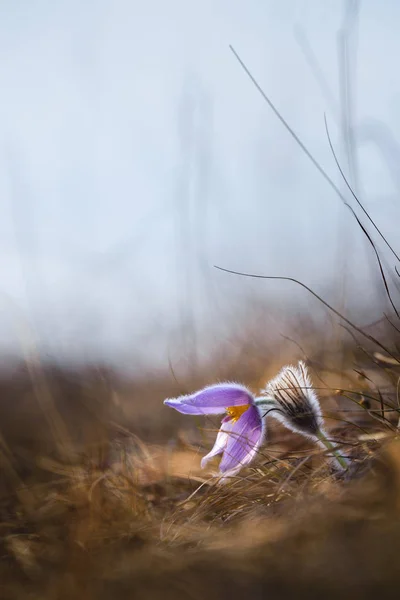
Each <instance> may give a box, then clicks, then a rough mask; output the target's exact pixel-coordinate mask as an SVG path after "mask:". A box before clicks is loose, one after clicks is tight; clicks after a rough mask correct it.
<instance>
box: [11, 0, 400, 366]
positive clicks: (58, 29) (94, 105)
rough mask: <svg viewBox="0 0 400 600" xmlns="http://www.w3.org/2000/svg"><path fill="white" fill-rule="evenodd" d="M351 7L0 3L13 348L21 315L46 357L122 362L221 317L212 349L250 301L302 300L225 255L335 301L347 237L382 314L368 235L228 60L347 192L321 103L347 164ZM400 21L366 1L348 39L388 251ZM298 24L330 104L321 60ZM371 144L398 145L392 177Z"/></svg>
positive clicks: (371, 187) (399, 8)
mask: <svg viewBox="0 0 400 600" xmlns="http://www.w3.org/2000/svg"><path fill="white" fill-rule="evenodd" d="M344 6H345V2H339V1H331V2H328V1H326V2H320V1H318V0H313V1H311V0H303V1H295V0H290V1H282V0H279V1H278V0H274V1H272V0H269V1H265V0H263V1H261V0H257V1H256V0H248V1H247V2H242V1H239V0H202V1H201V2H195V1H187V0H172V1H168V2H162V1H161V0H148V1H147V2H135V1H132V0H129V1H128V0H124V1H123V0H112V1H111V0H86V1H85V2H81V1H79V2H78V1H76V0H68V2H67V1H64V0H60V1H59V2H57V3H54V2H50V1H44V0H41V1H40V0H36V1H35V2H28V1H27V0H25V1H22V0H15V1H13V2H11V1H3V2H2V3H1V4H0V88H1V94H0V142H1V144H0V149H1V157H2V160H1V161H0V233H1V237H0V244H1V246H0V248H1V253H0V272H1V279H0V284H1V285H0V294H1V296H2V300H3V301H4V302H2V304H1V313H0V334H1V338H2V342H1V345H2V347H3V348H4V349H12V348H17V347H18V346H19V344H20V341H19V340H18V338H16V336H15V333H14V331H13V325H14V324H15V322H16V321H17V322H19V320H20V318H22V317H21V315H24V317H25V318H27V320H28V321H29V322H31V323H32V326H33V327H34V330H35V335H36V337H37V339H38V342H39V343H40V344H41V345H42V346H43V348H44V350H45V351H47V352H51V353H65V352H66V353H69V354H72V355H74V356H76V357H80V356H84V357H85V356H86V357H87V356H93V357H97V356H106V357H116V356H117V355H118V353H119V352H120V351H122V350H123V351H125V352H128V354H129V352H132V355H134V354H135V355H136V354H137V353H138V348H139V349H140V354H141V356H142V358H143V360H147V358H148V357H154V356H157V360H161V363H163V362H165V361H166V360H167V355H168V354H169V353H170V352H171V351H173V350H174V344H175V345H176V344H178V341H177V340H178V339H179V338H178V337H177V336H176V332H177V331H178V330H179V325H180V323H181V319H182V318H185V317H187V314H186V313H187V309H188V307H189V313H190V311H194V314H195V318H196V322H197V326H198V328H199V330H200V331H201V334H202V335H203V334H204V335H205V332H206V331H207V330H208V329H207V328H208V326H209V325H210V324H212V325H213V332H214V338H218V335H219V333H220V334H221V335H222V331H226V328H228V329H229V322H230V321H231V320H232V319H234V316H235V311H236V310H237V309H239V307H241V308H243V302H244V298H247V297H255V296H258V295H259V296H260V297H261V298H263V299H264V301H265V304H266V305H268V304H272V303H274V302H275V301H276V300H277V299H278V298H279V299H282V302H283V304H282V307H283V309H285V306H286V309H287V310H291V307H292V306H293V300H294V298H295V299H296V302H298V303H299V306H300V307H306V306H308V303H309V298H307V299H305V297H304V292H301V294H300V295H298V294H297V292H296V291H295V290H294V288H290V291H289V290H288V285H290V284H286V283H275V282H274V283H272V282H271V283H265V282H254V281H244V280H240V281H239V280H233V279H229V276H227V275H224V274H222V273H218V272H215V271H214V270H213V268H212V265H213V264H214V263H217V264H220V265H223V266H227V267H230V268H233V269H239V270H240V269H242V270H248V271H253V272H259V273H260V272H261V273H266V274H271V275H287V276H293V277H297V278H299V279H302V280H303V281H304V282H305V283H308V284H310V285H312V286H314V287H315V288H316V289H318V290H320V291H324V289H327V288H326V286H327V285H329V284H332V282H333V281H334V278H335V277H336V276H337V274H338V271H339V272H340V271H341V270H342V266H343V265H342V263H341V262H340V261H341V260H342V254H341V250H340V248H341V247H343V246H344V245H345V244H348V243H350V246H349V251H348V254H347V258H348V268H349V269H350V270H351V271H352V272H353V273H354V269H356V270H357V273H358V275H357V278H358V279H356V280H355V283H354V284H353V286H352V288H353V289H355V291H356V294H355V296H356V297H357V301H358V302H360V304H361V307H362V308H365V307H367V308H371V310H372V308H373V307H372V304H373V301H374V296H373V293H372V291H369V293H368V294H365V293H363V294H362V295H360V294H359V290H360V286H363V287H362V289H363V291H364V290H370V287H369V277H370V269H369V267H368V266H367V259H366V256H368V252H369V249H368V251H367V254H366V248H367V246H366V244H365V242H364V240H363V238H362V235H361V233H360V232H359V230H358V229H357V228H356V227H355V226H354V225H353V222H352V221H351V217H350V216H349V215H348V213H347V211H346V209H345V208H344V207H343V206H342V204H341V201H340V200H339V198H337V197H336V196H335V195H334V193H333V192H332V191H331V190H330V189H329V187H328V186H327V185H326V184H325V183H324V181H323V180H322V179H321V177H320V175H319V174H318V173H317V172H316V171H315V169H314V168H313V167H312V166H311V164H310V163H309V162H308V161H307V159H306V158H305V157H304V155H302V153H301V151H300V150H299V148H298V147H297V146H296V145H295V143H294V142H293V140H292V139H291V138H290V136H289V135H288V134H287V132H286V131H285V130H284V129H283V128H282V125H281V124H280V123H279V122H278V121H277V119H276V118H275V117H274V115H273V114H272V112H271V111H270V110H269V108H268V107H267V106H266V104H265V102H264V101H263V100H262V98H261V97H260V95H259V94H258V93H257V91H256V90H255V88H254V87H253V86H252V84H251V83H250V81H249V80H248V78H246V75H245V74H244V72H243V71H242V70H241V68H240V66H239V64H238V63H237V61H236V60H235V58H234V56H233V55H232V53H231V52H230V50H229V44H232V45H233V46H234V47H235V49H236V50H237V52H238V53H239V54H240V55H241V56H242V58H243V59H244V60H245V62H246V64H247V65H248V66H249V68H250V69H251V71H252V72H253V73H254V75H255V76H256V78H257V79H258V80H259V82H260V84H261V85H262V86H263V88H264V89H265V91H266V92H267V93H268V94H269V95H270V97H271V99H272V100H273V101H274V102H275V103H276V105H277V106H278V108H279V109H280V110H281V111H282V113H283V114H284V116H285V118H286V119H287V120H288V121H289V123H290V124H291V125H292V127H293V128H294V129H295V130H296V132H297V133H298V134H299V135H300V137H301V138H302V139H303V141H304V142H305V143H306V144H307V146H308V147H309V148H310V150H311V151H312V152H313V154H314V155H315V156H316V157H317V158H318V160H319V161H320V162H321V163H322V164H323V166H324V167H325V168H326V169H327V170H328V172H329V173H330V174H331V176H332V177H333V178H334V180H335V182H336V183H338V184H339V185H340V186H341V187H343V186H342V182H341V181H340V178H339V176H338V173H337V170H336V167H335V164H334V161H333V158H332V155H331V153H330V150H329V146H328V142H327V139H326V135H325V129H324V112H326V113H327V115H328V119H329V123H330V128H331V132H332V138H333V141H334V143H335V144H336V145H337V147H338V150H339V152H340V153H341V157H342V158H343V160H344V161H345V158H344V155H343V152H342V150H343V149H342V148H341V147H340V136H339V131H338V128H337V125H338V124H340V118H339V120H338V113H337V112H336V113H335V105H337V107H339V106H340V94H339V89H340V86H339V69H338V46H337V36H338V31H339V29H340V27H341V25H342V23H343V14H344ZM399 26H400V5H399V3H397V2H394V1H392V2H389V1H387V2H385V3H378V2H376V1H373V0H370V1H368V0H365V1H364V2H362V3H361V10H360V17H359V21H358V33H357V32H356V35H355V37H353V38H352V40H351V44H352V46H351V48H350V50H351V57H352V60H356V70H355V76H354V78H353V79H352V81H353V85H352V92H353V95H354V100H355V107H356V111H355V117H354V125H355V127H356V130H357V131H358V134H359V139H360V147H359V151H358V160H359V173H360V186H361V191H362V199H363V202H364V203H365V205H366V206H367V207H368V209H369V210H370V212H371V215H372V216H373V217H374V218H376V220H377V222H378V223H379V225H380V226H381V228H382V230H384V232H385V234H386V235H387V236H388V237H389V238H390V239H391V240H392V242H393V244H394V245H395V244H396V241H397V240H396V238H397V230H398V226H397V223H398V219H399V216H400V215H399V212H400V209H399V201H398V196H399V187H398V184H399V182H398V179H397V171H398V168H397V165H398V158H399V152H398V148H397V140H399V139H400V116H399V106H400V78H399V77H398V73H397V71H398V69H397V67H396V64H397V57H398V56H399V55H400V38H399V36H398V31H399ZM299 31H301V32H303V34H305V35H306V37H307V40H308V42H309V44H310V45H311V47H312V48H313V51H314V53H315V55H316V56H317V58H318V61H319V63H320V65H321V68H322V71H323V73H324V77H325V79H326V81H327V82H328V85H329V87H330V89H331V92H332V94H333V96H334V98H333V101H331V99H330V97H329V96H327V95H324V93H323V91H322V89H321V86H320V85H319V84H318V82H317V81H316V79H315V76H314V74H313V73H312V70H311V69H310V66H309V65H308V64H307V60H306V58H305V56H304V53H303V52H302V50H301V48H300V45H299V42H298V35H299ZM354 49H355V51H353V50H354ZM385 129H387V131H388V132H389V135H390V136H391V138H390V137H389V139H387V135H386V137H385ZM371 135H372V136H375V137H376V136H381V137H382V138H384V140H383V143H384V144H385V148H386V149H387V151H388V152H389V159H390V160H391V165H389V166H390V168H391V169H392V170H391V171H390V169H389V168H388V165H386V163H385V162H383V161H382V160H381V154H380V152H379V151H378V150H377V148H376V147H375V146H374V145H373V144H371V143H365V142H366V141H367V142H368V140H369V136H371ZM344 165H346V163H345V162H344ZM391 173H394V177H393V176H392V174H391ZM346 222H347V223H348V225H346V226H345V227H344V228H343V226H344V223H346ZM399 250H400V248H399ZM188 274H189V275H188ZM188 277H189V279H188ZM356 288H357V289H356ZM288 291H289V293H288ZM332 300H334V298H332ZM353 300H354V294H353ZM285 302H286V305H285ZM312 306H314V304H312ZM310 310H313V308H312V307H311V308H310ZM371 314H372V313H371ZM374 316H375V314H374ZM224 328H225V329H224ZM174 334H175V335H174ZM202 339H203V338H202V337H201V336H200V340H199V344H200V345H201V344H202V343H203V342H202ZM203 350H204V348H203Z"/></svg>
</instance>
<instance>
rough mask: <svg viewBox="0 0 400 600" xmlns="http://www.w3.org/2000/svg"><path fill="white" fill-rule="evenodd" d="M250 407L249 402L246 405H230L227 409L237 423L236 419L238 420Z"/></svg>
mask: <svg viewBox="0 0 400 600" xmlns="http://www.w3.org/2000/svg"><path fill="white" fill-rule="evenodd" d="M248 408H249V404H245V405H244V406H230V407H229V408H227V409H226V412H227V413H228V416H229V417H230V418H231V420H232V421H233V422H234V423H235V421H237V420H238V419H239V417H241V416H242V414H243V413H245V412H246V410H247V409H248Z"/></svg>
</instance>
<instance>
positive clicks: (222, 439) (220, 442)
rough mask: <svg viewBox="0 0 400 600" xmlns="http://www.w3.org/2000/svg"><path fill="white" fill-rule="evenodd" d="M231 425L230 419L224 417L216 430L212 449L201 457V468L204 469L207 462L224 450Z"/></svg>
mask: <svg viewBox="0 0 400 600" xmlns="http://www.w3.org/2000/svg"><path fill="white" fill-rule="evenodd" d="M232 427H233V422H232V421H229V420H228V419H224V420H223V421H222V425H221V428H220V430H219V431H218V435H217V439H216V440H215V444H214V446H213V449H212V450H211V451H210V452H209V453H208V454H206V455H205V456H204V457H203V458H202V459H201V463H200V465H201V468H202V469H204V467H205V466H206V465H207V463H208V462H209V461H210V460H211V459H212V458H214V456H217V455H218V454H222V452H223V451H224V450H225V447H226V444H227V442H228V438H229V434H230V432H231V430H232Z"/></svg>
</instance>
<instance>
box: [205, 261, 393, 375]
mask: <svg viewBox="0 0 400 600" xmlns="http://www.w3.org/2000/svg"><path fill="white" fill-rule="evenodd" d="M214 267H215V268H216V269H218V270H219V271H224V272H225V273H231V274H232V275H239V276H241V277H252V278H253V279H275V280H279V281H292V282H293V283H296V284H297V285H300V286H301V287H302V288H304V289H305V290H307V291H308V292H309V293H310V294H312V295H313V296H314V298H317V300H319V301H320V302H321V303H322V304H323V305H324V306H326V307H327V308H328V309H329V310H330V311H331V312H333V314H335V315H336V316H337V317H339V318H340V319H342V320H343V321H344V322H345V323H347V325H350V327H352V328H353V329H354V330H355V331H357V332H358V333H360V334H361V335H362V336H363V337H365V338H366V339H368V340H369V341H370V342H373V343H374V344H376V345H377V346H379V348H382V350H384V351H385V352H386V353H387V354H389V356H391V357H392V358H394V359H395V361H396V362H398V363H399V364H400V360H399V359H398V358H397V357H396V356H394V354H392V353H391V352H390V350H388V348H386V347H385V346H384V345H383V344H382V343H381V342H380V341H379V340H377V339H375V338H374V337H373V336H372V335H369V334H368V333H365V331H363V330H362V329H360V328H359V327H357V325H354V323H352V322H351V321H350V320H349V319H347V317H345V316H344V315H342V314H341V313H340V312H339V311H338V310H336V308H334V307H333V306H331V305H330V304H329V303H328V302H326V300H324V299H323V298H321V296H319V295H318V294H317V293H316V292H314V291H313V290H312V289H311V288H309V287H308V286H307V285H306V284H305V283H302V282H301V281H299V280H298V279H294V277H277V276H273V275H256V274H253V273H242V272H240V271H233V270H231V269H225V268H224V267H219V266H218V265H214Z"/></svg>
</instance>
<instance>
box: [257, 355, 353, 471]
mask: <svg viewBox="0 0 400 600" xmlns="http://www.w3.org/2000/svg"><path fill="white" fill-rule="evenodd" d="M262 394H263V397H262V398H259V399H257V401H256V403H257V405H258V406H259V407H260V408H261V406H263V407H264V408H267V409H268V408H269V410H267V412H266V414H267V413H270V414H271V416H272V417H275V418H276V419H277V420H279V421H280V422H281V423H282V424H283V425H285V426H286V427H287V428H288V429H291V430H292V431H294V432H296V433H300V434H301V435H304V436H306V437H308V438H311V439H312V440H313V441H315V442H316V443H317V444H319V445H323V446H324V448H327V449H328V450H329V451H330V452H332V453H333V455H334V457H335V460H336V462H337V463H338V465H339V466H340V468H346V467H347V460H346V459H345V458H344V457H343V456H340V455H339V454H338V453H337V451H336V450H335V445H334V444H333V443H332V442H330V441H329V440H328V438H327V436H326V433H325V431H324V419H323V416H322V412H321V407H320V404H319V400H318V397H317V394H316V392H315V390H314V389H313V388H312V385H311V380H310V377H309V374H308V371H307V367H306V365H305V364H304V363H303V362H302V361H300V362H299V364H298V366H297V367H293V366H287V367H284V368H283V369H282V370H281V371H280V373H279V374H278V375H277V376H276V377H275V378H274V379H272V380H271V381H270V382H269V383H268V384H267V386H266V388H265V390H263V392H262Z"/></svg>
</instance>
